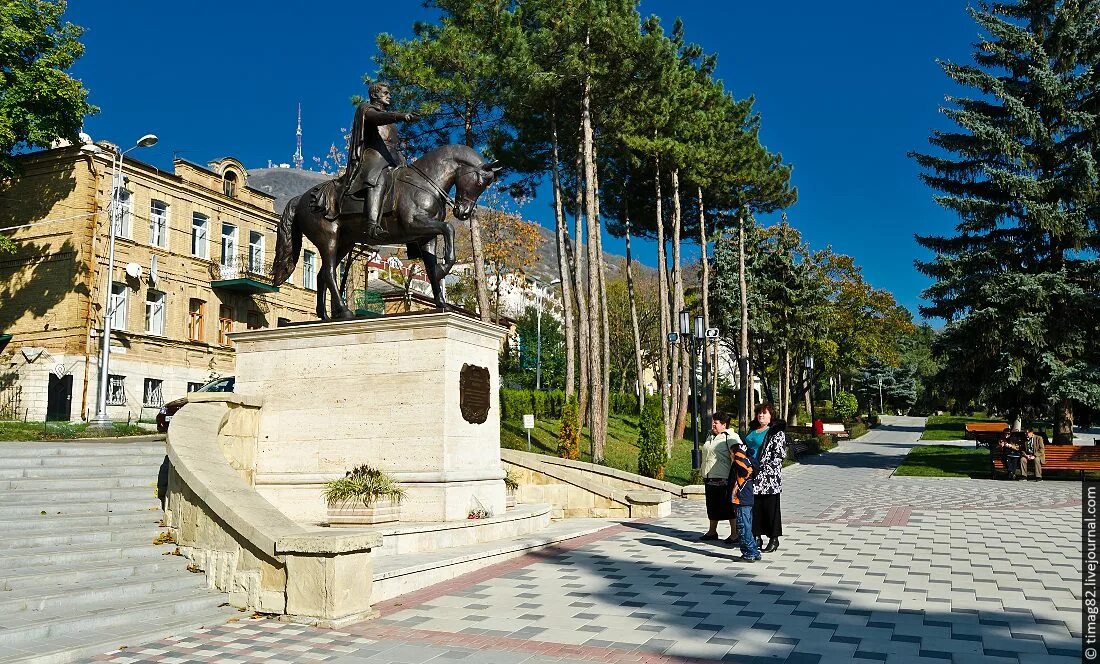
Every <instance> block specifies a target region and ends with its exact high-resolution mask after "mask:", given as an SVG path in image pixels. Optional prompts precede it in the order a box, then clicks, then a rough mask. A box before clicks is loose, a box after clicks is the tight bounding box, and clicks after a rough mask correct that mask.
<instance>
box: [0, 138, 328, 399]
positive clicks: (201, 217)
mask: <svg viewBox="0 0 1100 664" xmlns="http://www.w3.org/2000/svg"><path fill="white" fill-rule="evenodd" d="M114 154H115V149H114V147H113V146H110V145H106V144H104V145H102V146H100V145H93V144H90V143H87V144H84V145H79V146H68V147H61V148H56V149H52V150H46V151H42V152H36V153H32V154H28V155H24V156H23V157H21V158H20V160H19V161H20V167H21V169H22V172H21V174H20V176H19V177H18V178H15V179H13V180H10V181H5V182H2V183H0V232H3V233H4V235H5V236H6V237H9V238H11V239H12V240H13V241H14V242H15V244H16V247H17V252H16V253H15V254H14V255H0V335H2V336H0V344H4V342H5V340H6V347H4V348H3V349H0V417H9V418H10V417H15V418H18V419H23V418H27V419H30V420H42V419H46V418H47V416H48V417H49V419H70V418H72V419H81V418H87V417H90V416H91V415H94V414H95V404H96V398H97V379H98V366H99V362H98V360H99V352H100V351H99V348H100V345H101V344H100V340H101V332H102V327H103V316H104V314H105V303H106V302H107V301H108V292H110V301H111V315H112V316H113V318H112V321H113V324H112V327H113V328H114V329H113V330H112V334H111V357H110V365H109V372H110V380H109V383H108V391H107V396H108V404H109V405H108V414H109V415H110V416H111V417H112V418H114V419H122V420H125V419H127V418H130V419H137V418H138V417H144V418H145V419H147V420H148V419H151V418H152V417H153V416H154V415H155V413H156V409H158V408H159V406H160V405H161V404H162V403H164V402H166V401H169V400H171V399H174V398H177V397H179V396H182V395H184V394H185V393H186V392H187V391H189V390H191V389H194V388H195V387H197V386H199V385H201V384H203V383H205V382H207V381H208V380H209V379H211V378H212V377H216V376H219V375H221V376H224V375H231V374H232V373H233V367H234V361H233V349H232V345H231V342H230V341H229V339H228V338H227V337H226V334H227V333H229V332H232V331H236V330H243V329H251V328H264V327H273V326H276V325H278V324H280V323H283V324H285V323H287V322H295V321H305V320H315V316H314V313H313V312H314V307H315V297H316V295H315V289H316V273H317V268H318V266H319V261H318V260H317V252H316V249H315V248H314V247H312V246H311V245H310V244H309V243H308V240H307V241H306V243H305V251H304V252H303V256H302V258H300V259H299V261H298V265H297V268H296V270H295V273H294V274H293V275H292V276H291V279H290V281H289V282H288V283H286V284H283V285H282V286H281V287H280V288H278V289H274V288H272V287H271V286H270V283H271V281H270V276H269V275H270V272H271V270H270V265H271V260H272V258H273V256H274V253H275V229H276V224H277V221H278V215H277V214H276V212H275V210H274V209H273V200H274V199H273V197H271V196H270V195H268V194H266V193H263V192H260V191H257V190H254V189H250V188H249V187H248V182H247V171H246V170H245V168H244V166H243V165H242V164H241V163H240V162H238V161H237V160H235V159H232V158H228V157H227V158H224V159H220V160H218V161H215V162H212V163H210V164H209V165H208V166H207V167H202V166H198V165H196V164H191V163H188V162H186V161H183V160H179V159H177V160H176V161H175V162H174V172H172V173H168V172H165V171H161V170H159V169H157V168H155V167H153V166H150V165H148V164H144V163H141V162H140V161H137V160H134V159H131V158H130V157H129V155H128V156H127V157H126V159H125V161H124V166H123V178H124V179H123V182H124V185H123V187H122V188H121V190H120V191H121V199H122V204H121V206H120V209H121V223H120V224H119V229H118V233H117V236H116V244H115V261H114V270H113V271H112V272H111V273H110V274H108V271H107V262H108V260H107V255H108V241H109V237H108V232H109V228H110V226H111V224H110V221H109V219H108V214H109V207H110V204H111V198H112V165H113V158H114V157H113V155H114ZM9 336H10V338H9Z"/></svg>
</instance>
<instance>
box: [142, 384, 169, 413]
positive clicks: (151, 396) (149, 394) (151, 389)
mask: <svg viewBox="0 0 1100 664" xmlns="http://www.w3.org/2000/svg"><path fill="white" fill-rule="evenodd" d="M163 385H164V381H163V380H160V379H159V378H146V379H145V398H144V400H143V401H142V405H144V406H150V407H152V408H160V407H161V406H163V405H164V397H163V396H162V395H161V387H162V386H163Z"/></svg>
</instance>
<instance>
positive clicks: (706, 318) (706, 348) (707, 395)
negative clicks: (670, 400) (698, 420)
mask: <svg viewBox="0 0 1100 664" xmlns="http://www.w3.org/2000/svg"><path fill="white" fill-rule="evenodd" d="M695 193H696V196H697V198H698V199H699V262H700V263H701V264H702V265H701V267H702V268H703V273H702V275H701V276H700V286H701V287H702V289H701V291H700V293H701V295H702V298H703V327H704V328H709V327H710V261H709V260H708V259H707V219H706V211H705V210H704V208H703V188H702V187H701V186H699V185H696V187H695ZM713 347H716V345H715V344H711V343H710V342H709V341H704V342H703V353H704V354H706V355H707V365H708V367H709V368H710V371H711V374H712V375H714V376H717V375H718V362H717V361H716V360H717V358H714V359H713V360H712V359H711V358H710V353H711V350H712V349H713ZM713 384H714V381H713V380H712V379H711V378H710V376H703V382H701V383H700V384H699V389H700V391H702V392H703V394H704V399H703V404H702V410H703V411H704V412H706V413H710V412H713V410H714V404H715V401H716V400H717V397H716V396H715V395H714V390H713V388H712V385H713Z"/></svg>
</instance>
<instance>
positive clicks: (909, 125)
mask: <svg viewBox="0 0 1100 664" xmlns="http://www.w3.org/2000/svg"><path fill="white" fill-rule="evenodd" d="M966 5H967V2H966V0H922V2H919V3H905V4H895V3H883V2H881V1H879V2H871V1H869V0H848V1H846V2H840V3H821V2H815V1H810V0H791V1H789V2H786V3H782V5H776V4H774V3H734V2H730V3H723V4H721V5H719V4H718V3H712V2H671V1H667V0H659V1H658V0H644V1H643V2H642V4H641V12H642V13H643V14H646V15H648V14H656V15H658V16H661V17H662V18H663V19H665V22H666V25H668V26H671V23H672V21H673V19H674V18H675V17H677V16H679V17H681V18H683V20H684V22H685V27H686V32H687V37H688V39H689V40H691V41H694V42H697V43H699V44H701V45H702V46H703V47H704V48H705V49H706V50H707V51H709V52H717V53H718V54H719V66H718V75H719V77H720V78H722V79H723V81H724V82H725V85H726V89H727V90H730V91H731V92H732V93H733V94H734V95H735V96H737V97H739V98H741V97H747V96H749V95H754V96H755V97H756V108H757V110H758V111H759V112H760V114H761V117H762V121H763V127H762V132H761V135H762V139H763V141H764V143H765V144H766V145H767V146H768V147H769V148H770V149H771V150H773V151H776V152H780V153H782V155H783V157H784V159H785V160H786V161H787V162H788V163H791V164H793V165H794V183H795V185H796V186H797V187H798V190H799V201H798V203H797V204H795V205H794V206H793V207H791V208H790V209H789V210H788V216H789V219H790V221H791V223H792V224H794V225H795V226H797V227H798V228H799V229H800V230H801V231H802V233H803V235H804V237H805V238H806V240H807V241H808V242H809V243H810V244H811V245H812V246H813V247H814V248H821V247H824V246H825V245H832V246H833V248H834V249H835V250H837V251H839V252H842V253H846V254H849V255H852V256H854V257H855V259H856V261H857V263H859V264H860V265H861V266H863V268H864V274H865V276H866V278H867V279H868V280H869V281H870V282H871V283H872V284H873V285H875V286H876V287H879V288H886V289H888V290H890V291H891V292H893V293H894V295H895V297H896V298H897V299H898V301H899V302H900V303H901V304H903V305H905V306H907V307H909V308H910V310H912V311H913V312H914V314H916V309H917V306H918V305H919V304H920V302H921V299H920V292H921V290H922V289H923V288H925V287H926V286H927V285H928V283H929V282H928V280H927V279H926V278H925V277H923V276H921V275H920V274H919V273H918V272H917V271H916V268H914V267H913V260H914V259H915V258H918V257H927V256H926V254H925V253H924V252H923V250H921V249H920V248H919V247H917V245H916V242H915V241H914V240H913V234H914V233H922V234H927V233H946V232H950V230H951V228H952V227H953V225H954V223H955V221H954V218H953V217H952V216H951V215H950V214H948V213H947V212H945V211H944V210H942V209H940V208H939V207H938V206H937V205H936V204H935V203H934V202H933V201H932V198H931V192H930V191H929V190H928V189H927V188H926V187H925V186H924V185H923V184H921V183H920V181H919V180H918V179H917V173H918V170H917V168H916V167H915V165H914V164H913V163H912V162H911V160H909V159H908V158H906V156H905V154H906V152H908V151H909V150H914V149H917V150H923V149H925V148H926V146H927V139H928V135H929V132H930V130H931V129H932V128H946V127H948V126H949V125H948V124H947V123H946V121H945V119H944V118H943V117H942V116H941V115H940V114H939V113H938V110H937V109H938V107H939V106H940V105H941V104H942V103H943V101H944V96H945V95H946V94H950V93H956V94H957V93H958V91H957V90H956V89H955V88H954V87H953V86H952V85H951V84H950V82H949V81H948V80H947V78H946V77H945V76H944V75H943V73H942V71H941V70H940V68H939V67H938V66H937V65H936V62H935V60H936V59H937V58H939V59H944V60H955V61H964V60H968V59H969V57H970V53H971V50H972V49H971V44H972V43H973V42H974V41H975V40H976V38H977V35H978V29H977V25H976V24H975V23H974V22H973V21H972V20H971V19H970V18H969V16H967V14H966V12H965V8H966ZM303 7H304V5H303V4H302V3H299V2H294V3H291V2H286V1H285V0H270V1H268V2H248V1H245V2H236V3H232V2H209V1H208V0H192V1H190V2H187V3H175V2H172V3H152V2H149V3H136V2H131V3H110V4H108V3H106V2H103V1H102V0H99V1H96V0H92V1H88V0H83V1H80V0H76V1H72V2H70V6H69V11H68V14H67V18H68V20H70V21H72V22H74V23H77V24H79V25H82V26H84V27H85V28H86V30H87V32H86V33H85V36H84V39H83V41H84V43H85V45H86V48H87V50H86V53H85V55H84V57H83V58H82V59H81V60H80V61H78V63H77V64H76V66H75V67H74V68H73V73H74V74H75V75H76V76H77V77H79V78H81V79H83V81H84V83H85V85H86V86H87V87H88V88H89V89H90V91H91V99H92V101H93V103H95V104H97V105H98V106H100V108H101V109H102V110H101V112H100V114H99V115H97V116H95V117H92V118H90V119H89V120H88V122H87V124H86V127H85V130H86V131H88V133H90V134H91V135H92V137H93V138H95V139H96V140H99V139H107V140H111V141H113V142H116V143H119V144H122V145H127V144H131V143H132V141H134V140H136V139H137V138H138V136H140V135H141V134H144V133H147V132H152V133H156V134H157V135H158V136H159V137H160V139H161V140H160V144H159V145H157V146H156V147H154V148H151V149H146V150H140V151H139V152H136V153H132V154H134V156H135V157H137V158H139V159H142V160H143V161H147V162H149V163H152V164H154V165H156V166H159V167H161V168H165V169H170V168H171V162H172V157H173V154H178V155H179V156H180V157H183V158H185V159H188V160H191V161H195V162H199V163H205V162H206V161H209V160H212V159H215V158H217V157H221V156H225V155H231V156H234V157H237V158H238V159H240V160H241V161H242V162H244V164H245V165H246V166H247V167H249V168H255V167H262V166H266V165H267V164H268V161H269V160H270V161H273V162H275V163H279V162H290V161H291V156H292V155H293V153H294V146H295V143H294V140H295V137H294V129H295V120H296V113H297V105H298V103H299V102H301V103H302V123H303V136H304V137H303V153H304V155H305V157H306V167H307V168H308V167H309V166H310V163H311V161H310V157H311V156H314V155H316V156H323V155H324V154H325V153H326V152H327V150H328V147H329V145H330V144H331V143H333V142H334V141H338V140H340V128H341V127H347V126H348V124H349V123H350V121H351V114H352V107H351V105H350V103H349V98H350V97H351V96H352V95H354V94H362V93H363V92H364V90H365V88H364V87H363V85H362V82H361V79H362V75H363V74H364V73H368V72H369V73H373V71H374V65H373V62H372V61H371V56H372V55H373V54H374V53H375V47H374V35H375V34H377V33H379V32H389V33H391V34H394V35H397V36H399V37H400V36H408V35H409V34H411V27H412V24H413V22H414V21H416V20H431V18H432V16H433V14H432V13H430V12H429V11H427V10H425V9H424V8H423V7H422V6H421V5H420V3H419V2H414V1H413V0H393V1H392V2H390V3H389V4H388V5H383V3H364V2H349V1H347V0H329V1H328V2H324V3H319V4H317V5H306V6H305V7H306V9H303ZM380 7H384V8H380ZM549 205H550V201H549V200H548V199H547V200H536V201H535V202H533V203H531V204H529V205H528V206H527V208H526V209H525V215H526V216H527V217H528V218H530V219H532V220H536V221H539V222H540V223H542V224H544V225H546V226H552V214H551V210H550V207H549ZM761 221H763V222H764V223H771V222H773V221H774V219H772V218H767V217H766V218H763V219H761ZM640 244H641V246H640V247H639V248H638V249H637V250H636V251H637V253H638V255H637V257H638V258H639V260H641V261H642V262H645V263H648V264H650V265H655V264H656V249H655V245H654V244H653V243H645V242H642V243H640ZM606 249H607V250H609V251H613V252H616V253H622V242H621V241H618V240H615V239H614V238H608V239H607V244H606ZM687 255H688V256H689V257H693V256H694V257H697V256H698V248H697V247H695V246H693V245H687ZM934 323H939V321H934Z"/></svg>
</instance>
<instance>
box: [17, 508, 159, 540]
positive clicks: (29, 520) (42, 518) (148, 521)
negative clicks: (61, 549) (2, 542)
mask: <svg viewBox="0 0 1100 664" xmlns="http://www.w3.org/2000/svg"><path fill="white" fill-rule="evenodd" d="M162 519H163V516H162V514H161V513H160V512H159V510H158V511H157V512H151V511H149V510H141V511H136V512H127V513H122V514H107V513H102V512H97V513H94V514H79V515H75V516H66V515H57V514H53V515H51V514H49V513H47V514H38V513H37V512H36V513H35V515H34V516H33V517H23V518H22V519H0V533H20V534H25V535H31V534H38V533H43V532H68V531H70V530H81V529H88V528H100V529H109V530H126V529H129V528H137V527H145V526H157V525H159V524H160V522H161V520H162Z"/></svg>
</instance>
